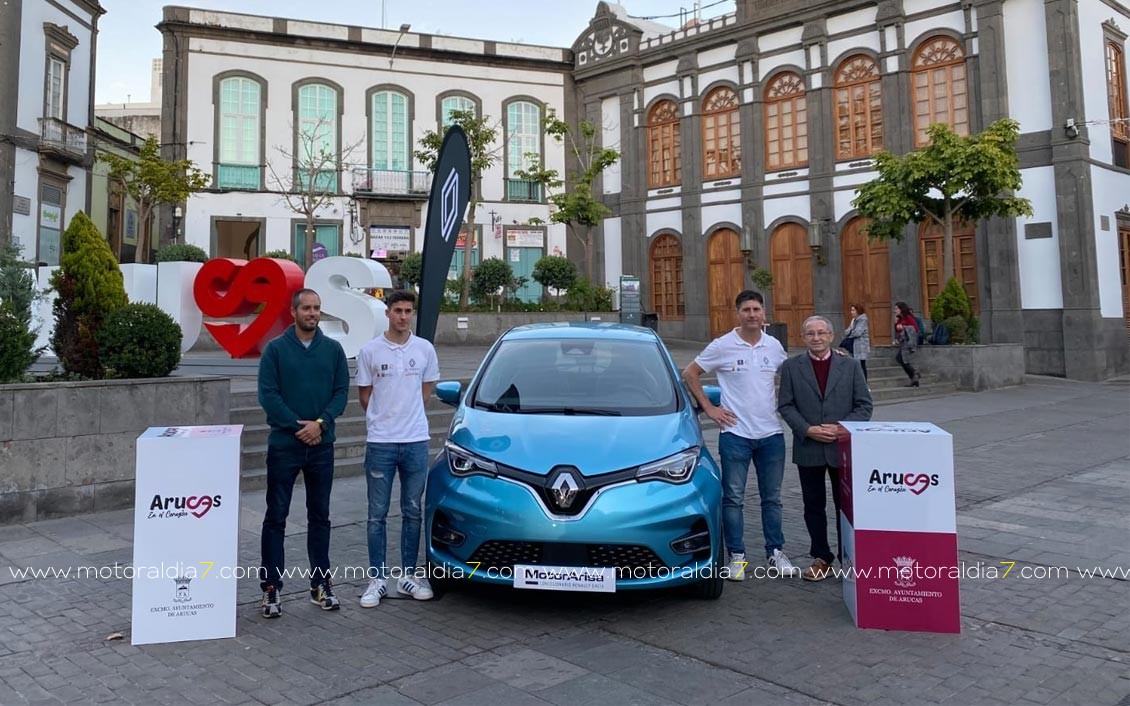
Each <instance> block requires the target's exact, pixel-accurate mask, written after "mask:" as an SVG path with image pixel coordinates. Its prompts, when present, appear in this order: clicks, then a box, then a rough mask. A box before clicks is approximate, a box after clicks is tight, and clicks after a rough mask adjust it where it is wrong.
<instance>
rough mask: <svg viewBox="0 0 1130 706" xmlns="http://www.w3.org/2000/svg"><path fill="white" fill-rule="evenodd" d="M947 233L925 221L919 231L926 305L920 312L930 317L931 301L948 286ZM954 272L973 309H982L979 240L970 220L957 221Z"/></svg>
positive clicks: (954, 233) (924, 316)
mask: <svg viewBox="0 0 1130 706" xmlns="http://www.w3.org/2000/svg"><path fill="white" fill-rule="evenodd" d="M944 240H945V233H944V232H943V230H942V227H941V226H940V225H938V224H937V223H934V222H932V221H931V222H930V223H924V224H923V225H922V228H921V230H919V231H918V255H919V266H920V267H921V271H922V296H923V297H924V298H925V300H924V301H923V302H922V308H921V309H919V310H918V312H917V313H919V314H921V315H922V318H926V317H927V316H929V315H930V302H932V301H934V298H935V297H937V296H938V294H939V293H940V292H941V291H942V289H944V288H945V286H946V283H945V280H944V279H942V243H943V242H944ZM953 273H954V276H956V277H957V278H958V279H959V280H960V281H961V284H962V286H964V287H965V293H966V294H968V295H969V302H970V303H971V304H973V313H974V314H979V313H980V312H981V301H980V299H978V298H977V241H976V235H975V234H974V232H973V226H972V225H969V224H968V223H962V224H956V223H955V224H954V227H953Z"/></svg>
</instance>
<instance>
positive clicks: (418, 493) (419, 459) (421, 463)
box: [365, 441, 428, 578]
mask: <svg viewBox="0 0 1130 706" xmlns="http://www.w3.org/2000/svg"><path fill="white" fill-rule="evenodd" d="M398 469H399V471H400V516H401V528H400V562H401V566H402V567H403V568H404V571H405V573H406V574H407V573H410V572H411V570H412V569H414V568H415V567H416V557H417V556H418V554H419V551H420V518H421V516H422V514H423V513H422V512H421V510H420V506H421V500H422V498H423V495H424V485H425V483H426V481H427V479H428V442H427V441H415V442H412V443H409V444H378V443H369V444H366V445H365V483H366V485H367V486H368V488H369V524H368V528H367V535H368V540H369V577H370V578H375V577H377V576H382V577H383V576H384V575H385V574H386V573H387V572H386V567H385V544H386V542H387V540H386V535H387V533H386V528H385V524H386V523H385V518H386V517H388V506H389V502H390V501H391V500H392V479H393V478H394V477H395V476H396V472H397V470H398Z"/></svg>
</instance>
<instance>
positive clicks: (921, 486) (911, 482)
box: [903, 473, 930, 495]
mask: <svg viewBox="0 0 1130 706" xmlns="http://www.w3.org/2000/svg"><path fill="white" fill-rule="evenodd" d="M903 484H904V485H906V486H907V487H908V488H910V492H912V493H914V494H915V495H921V494H922V493H925V492H926V489H927V488H929V487H930V476H928V475H926V474H925V473H919V474H918V475H916V476H912V475H910V474H909V473H907V474H906V478H905V479H904V480H903Z"/></svg>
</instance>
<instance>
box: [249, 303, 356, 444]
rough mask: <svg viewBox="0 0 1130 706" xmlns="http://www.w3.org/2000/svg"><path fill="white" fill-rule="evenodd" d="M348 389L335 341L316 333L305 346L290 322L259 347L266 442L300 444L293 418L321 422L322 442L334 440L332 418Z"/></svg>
mask: <svg viewBox="0 0 1130 706" xmlns="http://www.w3.org/2000/svg"><path fill="white" fill-rule="evenodd" d="M348 394H349V365H348V364H347V363H346V362H345V351H343V350H342V348H341V344H340V343H338V342H337V341H335V340H334V339H332V338H330V337H328V336H326V335H325V334H323V333H322V331H321V329H318V330H317V331H315V332H314V340H313V341H311V343H310V347H309V348H306V347H305V346H303V345H302V342H301V341H299V340H298V336H297V335H295V333H294V326H293V325H292V326H291V327H290V328H288V329H287V330H286V331H284V332H283V334H282V335H281V336H279V337H278V338H275V339H273V340H272V341H271V342H270V343H268V344H267V347H266V348H265V349H263V357H262V358H260V359H259V404H260V406H262V407H263V411H264V412H266V413H267V423H268V424H270V425H271V435H270V437H269V438H268V440H267V443H268V445H270V446H277V447H281V448H303V447H304V446H305V444H303V443H302V442H301V441H299V440H298V438H297V437H295V436H294V434H295V432H297V431H298V430H299V429H301V428H302V426H301V425H300V424H299V423H298V420H299V419H306V420H314V419H321V420H323V421H324V422H325V423H326V424H327V428H326V430H325V431H324V432H323V433H322V443H323V444H332V443H333V442H334V438H335V437H334V420H335V419H336V418H337V417H339V416H341V413H342V412H344V411H345V401H346V399H347V397H348Z"/></svg>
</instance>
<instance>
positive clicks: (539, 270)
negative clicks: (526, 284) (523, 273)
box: [531, 255, 577, 300]
mask: <svg viewBox="0 0 1130 706" xmlns="http://www.w3.org/2000/svg"><path fill="white" fill-rule="evenodd" d="M531 274H532V276H533V278H534V281H535V282H537V283H538V284H540V285H542V286H543V287H552V288H553V289H556V290H557V296H558V300H560V298H561V292H564V291H565V290H567V289H569V288H570V287H572V286H573V283H574V282H576V281H577V266H576V265H574V264H573V262H572V261H571V260H570V259H569V258H567V257H562V256H561V255H546V256H545V257H543V258H541V259H540V260H538V261H537V262H535V263H534V271H533V272H532V273H531Z"/></svg>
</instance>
